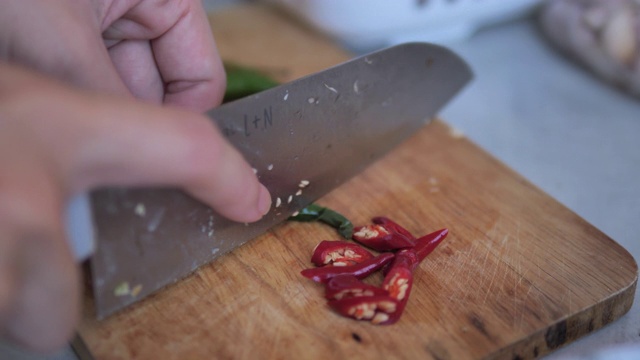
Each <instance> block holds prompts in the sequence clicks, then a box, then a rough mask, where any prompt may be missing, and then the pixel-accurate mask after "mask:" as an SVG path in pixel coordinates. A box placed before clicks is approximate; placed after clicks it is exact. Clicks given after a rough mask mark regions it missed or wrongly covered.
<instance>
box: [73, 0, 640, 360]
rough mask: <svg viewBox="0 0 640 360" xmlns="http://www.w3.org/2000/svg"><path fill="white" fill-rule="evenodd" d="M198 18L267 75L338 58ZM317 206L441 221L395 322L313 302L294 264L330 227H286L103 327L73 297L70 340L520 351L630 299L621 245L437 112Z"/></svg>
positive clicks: (262, 351)
mask: <svg viewBox="0 0 640 360" xmlns="http://www.w3.org/2000/svg"><path fill="white" fill-rule="evenodd" d="M210 20H211V23H212V28H213V31H214V34H215V36H216V40H217V42H218V46H219V48H220V51H221V54H222V56H223V58H224V59H225V60H231V61H235V62H238V63H242V64H244V65H248V66H253V67H257V68H260V69H263V70H265V71H267V72H269V73H270V74H272V75H273V76H274V77H276V78H277V79H278V80H281V81H288V80H292V79H295V78H298V77H301V76H303V75H306V74H309V73H312V72H315V71H319V70H322V69H324V68H327V67H329V66H331V65H335V64H337V63H339V62H342V61H344V60H346V59H348V58H349V57H350V56H349V55H348V54H347V53H345V52H343V51H342V50H340V49H339V48H338V47H337V46H336V45H334V44H333V43H331V42H330V41H328V40H327V39H325V38H323V37H321V36H319V35H317V34H315V33H314V32H313V31H311V30H310V29H308V28H306V27H305V26H303V25H301V24H299V23H297V22H296V21H294V20H292V19H291V18H289V17H287V16H285V15H282V14H279V13H277V12H274V11H272V10H270V9H269V8H266V7H262V6H255V5H251V6H245V7H237V8H231V9H229V10H226V11H224V12H220V13H216V14H214V15H212V16H211V18H210ZM478 121H491V119H478ZM585 196H589V194H585ZM318 203H319V204H322V205H326V206H329V207H331V208H334V209H336V210H338V211H340V212H342V213H343V214H345V215H346V216H348V217H349V218H351V219H352V220H353V221H354V222H355V223H356V224H364V223H366V222H367V221H368V220H369V219H370V218H371V217H373V216H376V215H385V216H388V217H391V218H393V219H395V220H397V221H398V222H399V223H401V224H402V225H404V226H405V227H407V228H408V229H409V230H410V231H412V232H413V233H415V234H416V235H422V234H426V233H428V232H431V231H434V230H437V229H440V228H442V227H448V228H449V230H450V235H449V237H448V238H447V239H446V240H445V242H444V243H443V244H442V245H441V246H440V247H439V248H438V249H436V251H435V252H434V253H433V254H432V255H430V256H429V257H428V258H427V260H426V261H425V262H424V263H423V264H422V265H421V266H420V267H419V268H418V269H417V270H416V273H415V283H414V287H413V292H412V294H411V298H410V301H409V304H408V305H407V308H406V310H405V313H404V315H403V317H402V319H401V321H400V322H398V323H397V324H395V325H391V326H373V325H371V324H368V323H360V322H356V321H353V320H349V319H345V318H342V317H339V316H337V315H335V314H334V313H333V312H332V311H331V310H330V309H328V308H327V307H326V304H325V301H324V299H323V288H322V287H321V286H320V285H318V284H315V283H313V282H311V281H309V280H306V279H304V278H302V277H301V276H300V274H299V272H300V270H302V269H304V268H306V267H310V266H311V264H310V262H309V259H310V255H311V252H312V249H313V248H314V246H315V245H316V244H317V243H318V242H319V241H321V240H326V239H338V235H337V234H336V233H335V232H334V231H333V230H332V229H330V228H328V227H327V226H323V225H321V224H303V223H286V224H283V225H280V226H277V227H275V228H274V229H272V231H270V232H268V233H266V234H264V235H263V236H261V237H259V238H257V239H255V240H253V241H252V242H250V243H249V244H247V245H245V246H243V247H241V248H239V249H237V250H235V251H233V252H232V253H230V254H228V255H225V256H224V257H222V258H221V259H219V260H217V261H215V262H214V263H213V264H210V265H207V266H204V267H202V268H201V269H200V270H198V271H197V272H196V273H194V274H193V275H192V276H190V277H188V278H187V279H185V280H183V281H181V282H179V283H178V284H176V285H173V286H171V287H169V288H167V289H165V290H163V291H161V292H159V293H158V294H156V295H154V296H151V297H150V298H148V299H147V300H144V301H142V302H140V303H138V304H136V305H134V306H132V307H130V308H129V309H126V310H124V311H123V312H121V313H119V314H116V315H114V316H112V317H111V318H108V319H107V320H105V321H102V322H96V321H95V320H93V319H92V317H91V306H92V304H91V300H90V299H89V298H88V299H87V310H86V313H87V315H86V316H85V320H84V323H83V324H82V327H81V334H82V336H83V337H84V338H85V340H86V342H87V343H88V345H89V347H90V349H91V350H92V351H93V352H94V354H95V355H96V357H97V358H99V359H126V358H141V359H217V358H219V359H256V358H260V359H262V358H265V359H267V358H276V359H291V358H293V359H328V358H332V359H336V358H341V359H342V358H344V359H347V358H348V359H352V358H367V359H391V358H424V359H481V358H506V359H530V358H535V357H539V356H541V355H544V354H546V353H548V352H549V351H552V350H554V349H556V348H558V347H560V346H562V345H564V344H566V343H569V342H571V341H573V340H575V339H576V338H578V337H580V336H583V335H585V334H587V333H589V332H592V331H595V330H597V329H598V328H600V327H602V326H603V325H605V324H607V323H609V322H611V321H614V320H616V319H617V318H619V317H620V316H622V315H623V314H624V313H625V312H627V311H628V310H629V308H630V306H631V304H632V302H633V296H634V294H635V287H636V281H637V265H636V263H635V261H634V260H633V258H632V257H631V255H630V254H629V253H628V252H626V251H625V250H624V249H623V248H621V247H620V246H619V245H618V244H617V243H615V242H614V241H613V240H612V239H610V238H609V237H607V236H606V235H605V234H603V233H601V232H600V231H598V230H597V229H595V228H594V227H593V226H592V225H590V224H588V223H587V222H585V221H584V220H583V219H581V218H580V217H579V216H577V215H576V214H574V213H572V212H571V211H569V210H568V209H566V208H565V207H564V206H562V205H561V204H559V203H558V202H557V201H555V200H553V199H552V198H550V197H549V196H548V195H546V194H545V193H543V192H542V191H540V190H539V189H537V188H535V187H534V186H532V185H531V184H530V183H529V182H527V180H525V179H523V178H522V177H521V176H519V175H518V174H516V173H514V172H513V171H511V170H510V169H508V168H507V167H505V166H504V165H503V164H501V163H500V162H498V161H497V160H495V159H493V158H492V157H491V156H489V155H488V154H487V153H485V152H483V151H482V150H481V149H479V148H478V147H477V146H475V145H474V144H472V143H471V142H470V141H468V140H467V139H465V138H463V137H460V136H457V135H456V134H454V133H453V132H452V131H451V129H449V128H448V127H447V126H446V125H445V124H443V123H442V122H439V121H436V122H434V123H432V124H431V125H428V126H426V127H425V128H423V129H422V130H421V131H419V132H418V133H417V134H416V135H415V136H414V137H412V138H411V139H409V140H408V141H407V142H405V143H404V144H402V145H401V146H400V147H398V148H397V149H395V150H394V151H393V152H392V153H390V154H389V155H387V156H386V157H384V158H383V159H382V160H380V161H378V162H377V163H375V164H374V165H373V166H372V167H370V168H369V169H367V170H366V171H365V172H364V173H362V174H360V175H358V176H357V177H355V178H353V179H352V180H351V181H349V182H348V183H346V184H345V185H343V186H341V187H340V188H338V189H336V190H334V191H333V192H331V193H330V194H329V195H327V196H325V197H323V198H322V199H319V200H318ZM374 280H380V279H379V278H378V279H376V278H374Z"/></svg>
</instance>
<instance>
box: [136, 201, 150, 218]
mask: <svg viewBox="0 0 640 360" xmlns="http://www.w3.org/2000/svg"><path fill="white" fill-rule="evenodd" d="M133 211H134V212H135V213H136V215H138V216H145V215H146V214H147V209H146V208H145V207H144V204H143V203H139V204H138V205H136V208H135V209H134V210H133Z"/></svg>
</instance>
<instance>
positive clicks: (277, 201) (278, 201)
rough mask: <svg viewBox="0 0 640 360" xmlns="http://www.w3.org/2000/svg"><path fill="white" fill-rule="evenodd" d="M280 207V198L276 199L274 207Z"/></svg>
mask: <svg viewBox="0 0 640 360" xmlns="http://www.w3.org/2000/svg"><path fill="white" fill-rule="evenodd" d="M280 205H282V200H280V198H276V207H280Z"/></svg>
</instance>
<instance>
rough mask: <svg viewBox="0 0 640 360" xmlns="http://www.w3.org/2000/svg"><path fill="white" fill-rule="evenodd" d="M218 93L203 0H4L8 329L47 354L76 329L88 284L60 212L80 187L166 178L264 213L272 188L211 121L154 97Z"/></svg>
mask: <svg viewBox="0 0 640 360" xmlns="http://www.w3.org/2000/svg"><path fill="white" fill-rule="evenodd" d="M134 5H135V6H134ZM176 7H177V8H176ZM148 39H153V40H148ZM3 60H4V61H6V62H7V63H3ZM10 63H14V64H15V63H19V64H21V65H24V67H23V66H15V65H10ZM25 68H28V69H25ZM30 70H31V71H30ZM33 70H35V71H36V72H38V73H40V75H38V74H36V72H34V71H33ZM42 74H46V75H48V76H43V75H42ZM51 77H54V78H57V80H59V81H54V80H52V79H51ZM63 83H66V85H65V84H63ZM70 85H71V86H70ZM78 88H81V89H83V90H81V91H79V90H78ZM223 90H224V72H223V69H222V66H221V61H220V58H219V56H218V54H217V52H216V50H215V45H214V43H213V39H212V37H211V33H210V29H209V27H208V24H207V22H206V17H205V15H204V12H203V10H202V8H201V6H200V4H199V1H197V0H193V1H186V0H185V1H156V0H138V1H125V0H122V1H117V2H116V1H107V0H104V1H101V0H92V1H91V0H60V1H48V0H7V1H5V2H3V4H2V9H1V11H0V336H2V337H5V338H7V339H8V340H9V341H12V342H15V343H17V344H18V345H21V346H23V347H25V348H27V349H30V350H36V351H39V352H47V351H51V350H55V349H57V348H58V347H59V346H61V345H63V344H64V342H65V341H66V340H68V339H69V338H70V336H71V334H72V333H73V329H74V328H75V324H76V323H77V321H78V318H79V308H80V305H79V303H80V294H79V293H80V288H81V287H80V284H79V273H78V269H77V266H76V265H75V264H74V263H73V259H72V257H71V252H70V250H69V248H68V247H67V245H66V241H65V239H64V237H65V233H64V228H63V225H62V217H63V211H64V208H65V203H66V200H67V199H68V198H69V196H70V195H72V194H74V193H77V192H81V191H85V190H87V189H89V188H92V187H95V186H101V185H143V184H144V185H171V186H181V187H183V188H184V189H185V190H186V191H187V192H189V193H190V194H192V195H193V196H195V197H197V198H199V199H200V200H202V201H204V202H206V203H208V204H209V205H211V206H212V207H213V208H215V209H216V210H217V211H218V212H219V213H221V214H222V215H224V216H227V217H229V218H230V219H232V220H236V221H241V222H250V221H255V220H258V219H259V218H261V217H262V215H263V214H264V213H266V212H267V211H268V210H269V208H270V204H271V198H270V196H269V193H268V192H267V190H266V189H265V188H264V187H263V186H262V185H261V184H259V183H258V181H257V179H256V177H255V175H254V174H253V171H252V170H251V168H250V166H249V165H248V164H247V163H246V162H245V161H244V160H243V159H242V157H241V155H240V154H239V153H238V152H237V151H235V149H233V148H232V147H231V146H230V145H229V144H228V143H227V142H226V141H224V139H223V138H222V137H221V135H220V134H219V132H218V131H217V130H216V129H215V127H214V126H212V125H211V123H210V121H209V120H208V119H206V118H204V117H203V116H201V115H198V114H197V113H194V112H188V111H183V110H179V109H177V108H175V107H173V108H171V107H163V108H161V107H157V106H154V105H152V104H159V103H164V104H169V105H177V106H180V107H185V108H187V109H190V110H195V111H201V110H204V109H208V108H210V107H212V106H214V105H216V104H218V103H219V102H220V100H221V99H222V96H223ZM105 93H110V94H112V95H105ZM123 95H124V96H123ZM131 95H134V96H135V97H137V98H139V99H144V100H145V101H146V102H149V103H151V104H144V103H141V102H138V101H135V100H133V97H132V96H131Z"/></svg>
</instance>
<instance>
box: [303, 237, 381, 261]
mask: <svg viewBox="0 0 640 360" xmlns="http://www.w3.org/2000/svg"><path fill="white" fill-rule="evenodd" d="M371 258H373V254H371V253H370V252H369V251H367V249H365V248H363V247H362V246H360V245H358V244H354V243H352V242H348V241H341V240H337V241H329V240H324V241H322V242H320V243H319V244H318V246H316V248H315V250H313V255H312V256H311V262H312V263H314V264H315V265H316V266H324V265H329V264H332V265H333V266H347V265H354V264H357V263H360V262H363V261H364V260H367V259H371Z"/></svg>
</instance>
